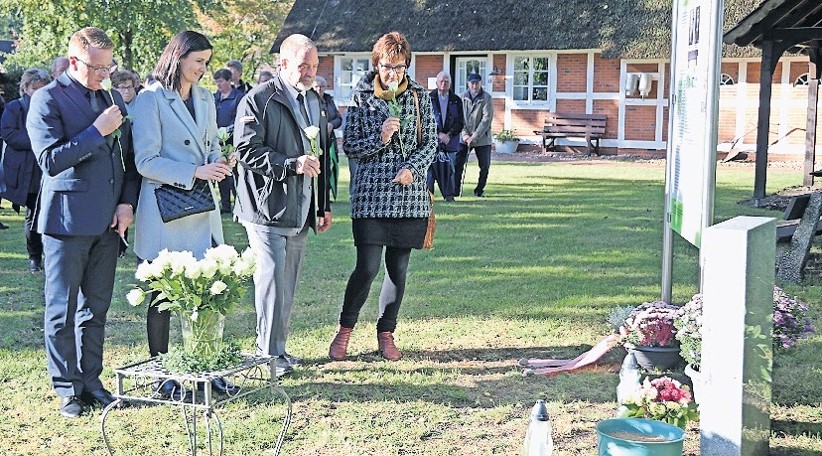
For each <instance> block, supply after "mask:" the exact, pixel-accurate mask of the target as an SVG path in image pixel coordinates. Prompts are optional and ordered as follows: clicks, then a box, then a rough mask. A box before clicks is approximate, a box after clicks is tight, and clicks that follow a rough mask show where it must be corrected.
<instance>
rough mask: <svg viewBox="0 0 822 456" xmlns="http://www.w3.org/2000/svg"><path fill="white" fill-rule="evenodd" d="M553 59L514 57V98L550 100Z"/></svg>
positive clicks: (520, 99)
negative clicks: (549, 87)
mask: <svg viewBox="0 0 822 456" xmlns="http://www.w3.org/2000/svg"><path fill="white" fill-rule="evenodd" d="M550 67H551V59H550V58H549V57H515V58H514V100H517V101H548V92H549V91H548V85H549V81H550Z"/></svg>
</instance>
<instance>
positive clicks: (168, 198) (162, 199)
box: [154, 179, 217, 223]
mask: <svg viewBox="0 0 822 456" xmlns="http://www.w3.org/2000/svg"><path fill="white" fill-rule="evenodd" d="M154 197H155V198H156V199H157V207H158V208H159V209H160V217H162V219H163V222H164V223H168V222H170V221H172V220H177V219H179V218H183V217H187V216H189V215H194V214H202V213H203V212H208V211H213V210H215V209H216V208H217V206H215V205H214V196H213V195H212V194H211V188H210V186H209V184H208V181H205V180H202V179H194V186H193V187H191V190H184V189H181V188H177V187H174V186H172V185H165V184H163V185H161V186H159V187H157V188H155V189H154Z"/></svg>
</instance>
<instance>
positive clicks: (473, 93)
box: [456, 73, 494, 197]
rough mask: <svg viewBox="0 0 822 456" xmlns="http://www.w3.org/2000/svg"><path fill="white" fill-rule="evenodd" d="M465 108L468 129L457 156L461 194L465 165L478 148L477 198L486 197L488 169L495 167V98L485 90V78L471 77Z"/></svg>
mask: <svg viewBox="0 0 822 456" xmlns="http://www.w3.org/2000/svg"><path fill="white" fill-rule="evenodd" d="M462 108H463V113H464V114H465V126H463V128H462V134H461V135H460V137H461V138H462V141H460V151H459V152H458V153H457V166H456V168H457V169H456V172H457V177H456V180H457V182H456V184H457V192H458V193H459V194H460V195H461V194H462V181H463V179H464V178H465V162H467V161H468V152H469V151H470V150H471V149H474V153H476V154H477V161H478V162H479V168H480V172H479V180H478V181H477V186H476V187H475V188H474V196H478V197H483V196H485V184H486V182H488V169H489V168H491V122H492V121H493V120H494V105H493V101H492V100H491V95H489V94H488V93H487V92H485V91H484V90H482V77H480V75H478V74H477V73H471V74H469V75H468V90H467V91H465V93H463V94H462Z"/></svg>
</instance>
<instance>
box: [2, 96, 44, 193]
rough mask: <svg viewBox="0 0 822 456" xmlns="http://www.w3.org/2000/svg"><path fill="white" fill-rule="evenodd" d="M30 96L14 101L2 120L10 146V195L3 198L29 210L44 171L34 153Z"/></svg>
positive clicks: (5, 162)
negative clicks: (29, 126)
mask: <svg viewBox="0 0 822 456" xmlns="http://www.w3.org/2000/svg"><path fill="white" fill-rule="evenodd" d="M29 101H30V98H29V96H28V95H23V97H21V98H18V99H16V100H12V101H11V102H9V104H8V105H6V110H5V111H3V115H2V117H0V137H2V138H3V140H4V141H5V142H6V153H5V155H4V156H3V169H4V170H5V180H6V191H5V192H4V193H3V194H2V196H3V198H5V199H7V200H9V201H11V202H12V203H14V204H16V205H18V206H25V205H26V199H27V198H28V194H29V193H37V192H38V190H39V189H40V177H41V175H42V173H41V172H40V167H39V166H37V162H36V161H35V160H34V154H32V153H31V141H30V140H29V134H28V132H27V131H26V113H27V112H28V105H29Z"/></svg>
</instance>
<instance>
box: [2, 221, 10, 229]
mask: <svg viewBox="0 0 822 456" xmlns="http://www.w3.org/2000/svg"><path fill="white" fill-rule="evenodd" d="M7 229H9V227H8V226H6V225H3V222H0V230H7Z"/></svg>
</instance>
